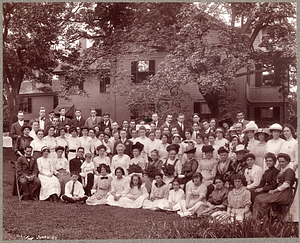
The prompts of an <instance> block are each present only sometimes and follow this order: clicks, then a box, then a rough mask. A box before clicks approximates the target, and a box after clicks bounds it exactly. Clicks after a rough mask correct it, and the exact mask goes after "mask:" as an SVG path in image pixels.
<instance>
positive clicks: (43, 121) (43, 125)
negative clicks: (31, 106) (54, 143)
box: [33, 107, 50, 135]
mask: <svg viewBox="0 0 300 243" xmlns="http://www.w3.org/2000/svg"><path fill="white" fill-rule="evenodd" d="M33 120H34V121H38V122H39V124H40V129H42V130H43V131H44V133H45V135H46V128H47V124H49V123H50V120H49V119H47V118H46V109H45V107H40V111H39V117H38V118H35V119H33Z"/></svg>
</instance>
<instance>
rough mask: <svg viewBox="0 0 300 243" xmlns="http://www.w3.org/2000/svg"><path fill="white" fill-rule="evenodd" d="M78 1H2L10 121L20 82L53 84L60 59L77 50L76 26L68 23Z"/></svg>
mask: <svg viewBox="0 0 300 243" xmlns="http://www.w3.org/2000/svg"><path fill="white" fill-rule="evenodd" d="M77 4H78V3H59V2H56V3H54V2H53V3H46V2H45V3H17V2H5V3H3V63H4V65H3V88H4V97H5V99H6V101H7V105H8V109H9V110H11V112H10V113H9V117H8V120H9V123H10V124H11V123H12V122H13V121H14V120H15V119H16V114H17V111H18V109H19V104H20V97H19V91H20V87H21V83H22V82H23V81H24V80H30V81H32V82H41V83H51V79H52V71H53V70H54V68H55V67H56V66H57V65H58V61H59V60H65V59H68V57H69V56H70V57H73V56H74V53H76V46H72V42H73V41H74V40H76V39H77V38H78V36H76V35H74V33H73V34H70V33H71V32H72V31H73V32H74V29H72V28H71V27H70V26H68V24H67V23H68V20H69V18H70V16H71V15H72V14H73V12H72V10H73V8H74V7H75V6H76V5H77ZM65 43H68V44H67V45H65ZM75 56H76V55H75Z"/></svg>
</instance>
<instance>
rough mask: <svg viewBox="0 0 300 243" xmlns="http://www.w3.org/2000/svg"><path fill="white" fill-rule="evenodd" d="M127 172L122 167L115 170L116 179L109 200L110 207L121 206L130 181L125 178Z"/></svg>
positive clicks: (113, 181)
mask: <svg viewBox="0 0 300 243" xmlns="http://www.w3.org/2000/svg"><path fill="white" fill-rule="evenodd" d="M124 175H125V171H124V169H123V168H122V167H118V168H116V170H115V176H116V177H115V178H114V179H113V180H112V182H111V190H110V193H109V196H108V198H107V204H108V205H110V206H119V204H120V198H121V197H122V192H123V191H124V190H125V189H126V188H127V187H128V184H129V181H128V180H127V179H126V178H125V177H124Z"/></svg>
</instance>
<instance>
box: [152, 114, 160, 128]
mask: <svg viewBox="0 0 300 243" xmlns="http://www.w3.org/2000/svg"><path fill="white" fill-rule="evenodd" d="M152 122H153V123H154V124H155V128H160V127H161V125H162V123H161V122H159V120H158V114H157V113H153V114H152Z"/></svg>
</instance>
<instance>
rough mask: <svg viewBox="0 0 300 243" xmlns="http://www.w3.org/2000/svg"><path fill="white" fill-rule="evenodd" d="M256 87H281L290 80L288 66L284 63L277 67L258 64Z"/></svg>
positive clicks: (276, 65) (278, 64)
mask: <svg viewBox="0 0 300 243" xmlns="http://www.w3.org/2000/svg"><path fill="white" fill-rule="evenodd" d="M255 67H256V73H255V87H264V86H279V85H280V84H281V83H282V82H283V81H284V80H288V78H289V77H288V66H287V65H285V64H282V63H277V64H275V65H262V64H256V65H255Z"/></svg>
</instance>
